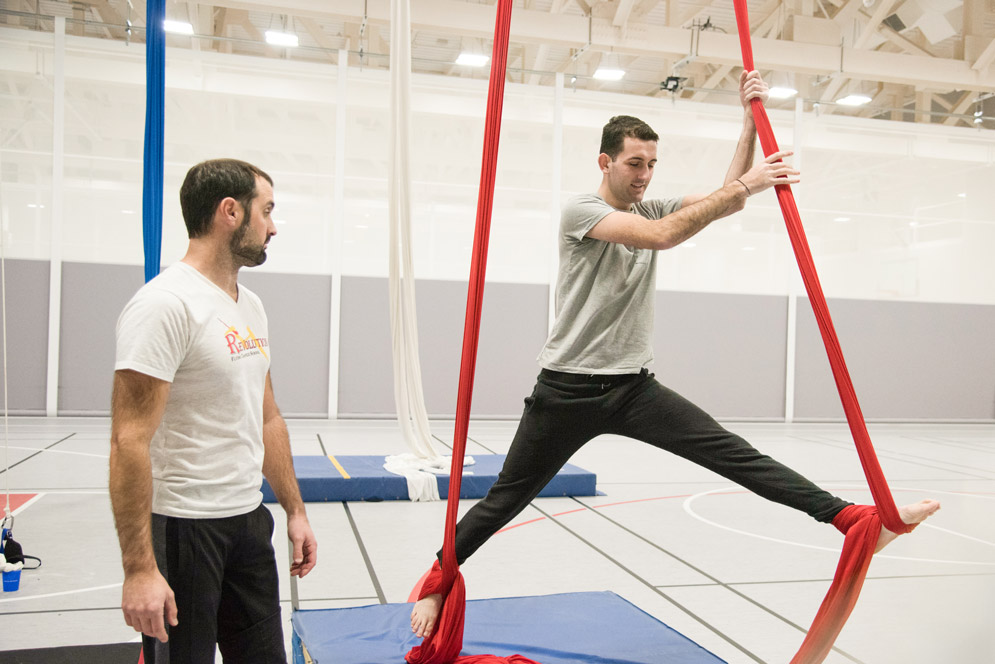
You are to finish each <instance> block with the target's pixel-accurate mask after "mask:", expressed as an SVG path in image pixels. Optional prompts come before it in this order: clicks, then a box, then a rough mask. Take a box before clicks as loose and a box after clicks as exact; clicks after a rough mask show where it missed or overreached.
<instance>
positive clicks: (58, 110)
mask: <svg viewBox="0 0 995 664" xmlns="http://www.w3.org/2000/svg"><path fill="white" fill-rule="evenodd" d="M52 73H53V77H54V80H53V81H52V241H51V255H50V256H49V273H48V275H49V276H48V374H47V378H46V381H45V414H46V415H48V416H49V417H54V416H56V415H58V413H59V345H60V343H59V341H60V335H59V327H60V325H61V323H62V201H63V199H64V191H63V187H64V179H63V173H64V162H65V136H66V19H65V17H63V16H57V17H55V49H54V56H53V69H52Z"/></svg>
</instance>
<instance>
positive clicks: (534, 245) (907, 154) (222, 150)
mask: <svg viewBox="0 0 995 664" xmlns="http://www.w3.org/2000/svg"><path fill="white" fill-rule="evenodd" d="M53 44H54V39H53V36H52V35H50V34H44V33H32V32H28V31H19V30H9V29H0V90H3V92H2V93H0V187H2V189H0V193H2V197H0V207H2V214H3V223H4V233H3V239H4V248H5V251H6V254H7V256H8V257H11V258H17V259H25V260H29V261H32V260H33V261H47V260H48V259H49V258H50V256H51V255H52V249H51V228H52V223H51V222H52V220H51V214H50V211H51V203H50V202H51V199H52V196H53V191H52V162H53V157H52V144H53V112H52V103H53V102H52V100H53V81H54V77H53V59H54V50H53ZM166 62H167V72H166V85H167V88H166V139H165V140H166V146H165V147H166V150H165V153H166V164H165V187H164V188H165V196H164V199H165V203H164V233H163V253H162V260H163V264H164V265H168V264H170V263H172V262H174V261H175V260H177V259H178V258H179V257H180V256H182V254H183V251H184V249H185V246H186V236H185V230H184V228H183V225H182V221H181V218H180V213H179V204H178V196H177V192H178V189H179V186H180V183H181V181H182V178H183V176H184V174H185V172H186V170H187V169H188V168H189V166H190V165H192V164H193V163H196V162H197V161H199V160H202V159H206V158H211V157H217V156H233V157H238V158H242V159H246V160H248V161H251V162H253V163H256V164H257V165H259V166H260V167H262V168H264V169H265V170H267V171H268V172H269V173H270V174H271V175H272V176H273V177H274V179H275V181H276V195H277V209H276V214H275V216H276V218H277V220H278V224H279V225H278V231H279V234H278V236H277V237H276V238H275V240H274V241H273V244H272V248H271V251H270V252H269V253H270V259H269V261H268V262H267V263H266V265H264V266H262V267H260V268H258V269H257V270H256V272H258V273H259V274H265V273H267V272H271V273H282V274H300V275H314V276H315V277H321V276H328V275H332V274H335V275H337V276H342V277H374V278H380V279H384V278H385V277H386V275H387V218H386V213H387V205H386V192H387V173H388V168H387V166H388V165H387V162H386V157H385V155H386V152H387V143H388V139H389V137H388V134H387V111H388V103H389V87H388V84H389V80H388V77H387V75H386V74H385V73H384V72H382V71H374V70H370V69H363V68H357V67H350V68H349V69H348V73H347V79H346V80H345V81H344V86H345V91H346V94H345V96H344V97H342V98H339V95H338V90H339V89H340V86H341V84H342V82H340V81H339V80H338V72H339V68H338V66H337V65H335V64H331V63H329V64H327V65H315V64H313V63H301V62H295V61H294V60H293V55H292V53H291V54H290V55H289V56H288V58H287V59H282V60H281V59H264V58H249V57H239V56H232V55H223V54H218V53H208V52H200V51H196V50H186V49H183V50H177V49H169V50H168V52H167V57H166ZM65 72H66V86H65V95H66V96H65V98H66V104H65V171H64V172H65V181H64V191H63V196H64V219H63V228H62V242H61V245H60V247H59V253H60V254H61V256H60V260H63V261H66V262H72V263H95V264H105V265H140V264H141V263H142V261H143V255H142V239H141V204H142V193H141V188H142V151H143V132H144V103H145V102H144V99H145V90H144V79H145V70H144V48H143V47H142V46H141V45H131V46H128V45H125V44H120V43H115V42H110V41H105V40H90V39H86V38H81V37H74V36H72V35H69V36H67V37H66V49H65ZM606 87H608V86H606ZM486 89H487V81H486V72H479V71H478V72H475V73H473V74H471V75H469V76H467V77H461V78H455V77H433V76H415V77H413V90H412V110H413V115H412V118H411V129H412V134H411V141H412V147H413V150H412V155H413V163H412V165H411V166H412V168H411V172H412V178H413V184H414V187H413V193H414V195H413V199H414V200H413V211H412V212H413V224H414V237H415V246H414V252H415V271H416V276H417V277H418V278H419V279H425V280H431V281H465V280H466V278H467V273H468V264H469V257H470V244H471V239H472V234H473V225H474V219H475V215H476V196H477V185H478V182H479V177H480V155H481V144H482V140H483V115H484V109H485V102H486ZM562 98H563V124H562V132H563V145H562V154H561V155H559V164H558V165H559V168H560V172H561V173H562V179H561V181H560V182H559V183H554V182H553V181H552V177H553V173H555V172H556V169H555V168H554V163H555V162H554V159H555V158H556V157H554V155H553V154H552V150H553V136H554V126H553V125H554V91H553V90H552V89H551V88H544V87H537V86H535V87H530V86H525V85H520V84H514V83H509V84H508V85H507V89H506V101H505V110H504V123H503V128H502V136H501V139H502V140H501V147H500V159H499V166H498V176H497V190H496V194H495V200H494V214H493V226H492V232H491V242H490V256H489V262H488V279H489V280H490V281H492V282H496V283H509V284H512V283H514V284H525V285H532V286H534V287H536V288H539V289H542V291H545V290H546V289H548V288H549V287H550V281H551V277H550V275H551V274H552V273H553V272H554V270H555V266H554V265H553V261H554V256H555V250H554V246H553V244H554V236H555V226H556V223H557V219H556V214H555V211H554V210H553V209H552V208H553V207H554V205H553V204H552V203H551V195H550V191H551V190H552V189H553V187H554V185H557V186H559V188H560V190H561V192H562V198H563V199H565V198H566V197H568V196H570V195H572V194H574V193H578V192H584V191H590V190H593V189H594V188H596V187H597V185H598V182H599V172H598V169H597V165H596V157H597V152H598V144H599V141H600V130H601V127H602V125H603V124H604V123H605V122H606V121H607V119H608V118H610V117H611V116H612V115H615V114H620V113H624V114H631V115H636V116H638V117H641V118H642V119H644V120H646V121H647V122H649V123H650V124H651V125H652V126H653V127H654V128H655V129H656V130H657V132H658V133H659V134H660V136H661V141H660V148H659V156H660V163H659V165H658V167H657V173H656V178H655V181H654V184H653V185H652V186H651V188H650V192H649V195H651V196H660V197H666V196H672V195H680V194H682V193H689V192H707V191H710V190H711V189H714V188H715V187H717V186H718V185H720V184H721V181H722V178H723V176H724V173H725V170H726V168H727V167H728V162H729V159H730V157H731V154H732V152H733V149H734V146H735V141H736V139H737V137H738V134H739V130H740V126H741V112H740V111H738V110H737V109H736V108H733V107H726V106H713V105H704V104H697V103H695V104H692V103H690V102H676V103H675V102H673V101H672V100H671V99H669V98H645V97H636V96H632V95H621V94H614V93H612V92H589V91H576V92H575V91H573V90H571V89H570V88H569V86H568V87H567V88H566V89H565V90H563V91H562ZM340 113H344V114H345V122H344V126H345V131H344V133H343V135H341V136H339V135H337V132H336V125H337V120H338V118H339V114H340ZM771 116H772V120H773V122H774V128H775V133H776V134H777V136H778V139H779V141H780V143H781V145H782V147H784V148H793V149H796V150H798V151H799V152H800V155H801V159H800V161H801V166H802V170H803V182H802V184H801V185H799V186H797V187H796V188H795V195H796V198H797V200H798V202H799V206H800V208H801V212H802V219H803V221H804V222H805V227H806V230H807V233H808V237H809V242H810V244H811V246H812V250H813V253H814V255H815V260H816V265H817V266H818V268H819V272H820V275H821V277H822V283H823V287H824V290H825V292H826V294H827V296H828V297H829V298H831V299H846V300H868V301H887V302H897V303H953V304H964V305H995V289H993V288H992V287H991V284H995V261H991V260H990V247H992V246H995V215H993V213H992V210H993V209H995V192H993V191H992V188H991V186H990V183H991V182H992V181H993V175H995V169H993V167H992V164H993V163H995V136H993V132H990V131H985V132H978V131H974V130H967V129H963V128H950V127H942V126H933V125H921V124H910V123H895V122H888V121H880V120H862V119H854V118H845V117H835V116H832V115H826V114H821V115H820V114H817V113H813V112H811V111H807V112H805V113H803V114H798V115H797V116H796V114H795V112H794V111H792V110H781V111H772V112H771ZM796 134H797V136H796ZM796 141H797V143H798V144H797V145H796V144H795V143H796ZM338 151H341V153H342V156H343V158H344V159H343V163H344V168H343V169H342V171H343V172H341V173H338V172H336V170H335V164H336V155H337V152H338ZM337 183H340V184H341V187H342V190H343V191H344V196H343V200H342V201H337V200H335V195H334V192H335V190H336V185H337ZM340 204H341V209H342V210H343V214H342V215H341V218H336V217H337V215H336V214H335V211H336V210H337V209H339V205H340ZM336 243H341V244H336ZM336 256H341V259H340V260H337V259H336ZM315 284H316V290H315V293H318V294H320V293H326V292H327V282H325V281H322V280H320V279H319V280H317V281H315ZM385 287H386V286H384V288H385ZM658 287H659V288H660V289H661V290H662V291H672V292H684V293H692V294H693V293H716V294H731V295H743V296H765V297H766V296H779V297H783V298H784V301H785V303H787V302H788V301H789V300H791V298H794V297H795V296H796V295H798V294H802V292H803V289H802V287H801V285H800V280H799V279H798V277H797V268H796V267H795V264H794V258H793V256H792V254H791V250H790V246H789V243H788V239H787V235H786V233H785V231H784V229H783V221H782V220H781V216H780V212H779V210H778V208H777V202H776V198H775V197H774V195H773V192H765V193H763V194H761V195H758V196H755V197H754V198H752V199H751V200H750V203H749V206H748V208H747V210H745V211H744V212H742V213H740V214H738V215H736V216H735V217H734V218H731V219H725V220H720V221H718V222H716V223H715V224H713V225H712V226H711V227H709V228H708V229H706V230H705V231H703V232H702V233H700V234H699V235H698V236H697V237H695V238H694V239H693V240H692V241H690V242H687V243H685V244H684V245H682V246H681V247H679V248H678V249H676V250H674V251H670V252H666V253H665V254H664V255H663V256H661V261H660V270H659V277H658ZM322 297H323V296H322ZM302 298H303V299H302V300H301V302H300V303H299V304H300V306H306V305H307V298H306V297H305V296H304V295H302ZM758 302H759V300H758ZM803 304H804V303H803ZM323 306H327V303H326V304H324V305H323ZM332 306H333V310H334V307H335V306H336V305H335V304H334V303H333V305H332ZM785 306H787V304H786V305H785ZM831 306H832V305H831ZM536 315H541V312H540V313H536ZM659 315H661V316H665V315H667V312H661V313H660V314H659ZM924 319H928V316H926V317H925V318H924ZM353 324H358V325H361V324H362V321H359V322H356V321H347V320H344V319H343V321H342V325H343V326H347V325H353ZM787 324H788V325H789V326H791V325H792V323H791V320H790V318H789V319H788V322H787ZM42 332H44V331H42ZM75 332H76V331H74V333H75ZM790 332H791V334H789V335H788V337H789V338H791V337H792V336H793V335H794V334H800V333H802V332H799V330H798V329H796V328H794V327H792V328H791V330H790ZM989 332H993V331H989ZM868 334H872V332H870V331H869V332H868ZM985 334H986V332H985V331H982V333H981V336H980V337H979V351H980V347H981V346H982V345H990V344H987V343H986V342H983V338H984V335H985ZM347 336H348V335H347ZM360 336H362V335H360ZM349 338H352V337H349ZM987 338H990V334H988V336H987ZM93 341H94V343H107V340H97V339H94V340H93ZM688 341H691V340H690V339H689V340H688ZM776 343H778V344H781V343H784V342H783V340H781V339H780V337H779V339H778V341H777V342H776ZM844 350H846V348H844ZM354 351H355V352H360V351H362V349H348V348H340V349H339V353H340V354H342V353H350V352H354ZM537 351H538V348H528V349H508V352H509V353H518V354H521V353H526V354H528V355H530V356H534V354H535V353H536V352H537ZM665 354H666V349H665V348H660V349H659V350H658V353H657V355H658V356H661V357H662V356H664V355H665ZM708 355H709V354H708V353H707V352H706V353H703V357H707V356H708ZM334 356H335V355H334V354H333V355H332V357H333V358H334ZM424 361H426V358H424V357H423V362H424ZM427 361H431V358H428V359H427ZM336 366H337V363H336V361H334V359H333V360H332V361H331V368H332V370H333V371H334V370H335V367H336ZM979 366H983V367H985V368H984V369H983V371H988V369H987V364H986V363H981V364H980V365H979ZM711 369H713V368H712V367H705V368H704V370H705V371H706V372H707V371H709V370H711ZM714 369H716V370H717V369H718V367H714ZM316 370H320V368H316ZM786 371H788V372H790V371H791V366H790V363H789V366H788V367H787V368H786ZM988 378H989V377H987V376H982V377H981V379H980V381H978V382H980V383H984V382H985V380H988ZM340 379H341V380H342V381H348V380H361V377H358V376H357V377H349V376H341V377H340ZM799 379H800V380H803V381H804V380H805V379H806V377H805V376H800V377H799ZM677 382H678V383H679V382H680V381H679V380H678V381H677ZM988 383H995V381H992V380H988ZM695 384H697V383H695ZM333 385H334V381H333ZM340 387H341V386H340ZM385 389H388V390H389V386H385ZM766 389H767V390H768V395H767V397H768V398H767V401H766V402H765V403H766V404H767V405H766V406H765V412H764V413H763V414H760V416H763V417H767V416H768V415H769V410H770V408H771V405H770V404H771V403H773V402H772V401H771V399H775V400H776V399H780V398H782V397H783V396H784V394H783V393H784V391H785V390H788V392H789V394H788V395H787V398H788V399H789V401H790V396H791V395H790V392H791V390H790V387H789V386H787V385H785V384H784V382H783V381H782V382H779V383H777V384H771V385H769V386H767V388H766ZM516 391H518V392H523V391H524V392H527V390H526V389H524V388H523V387H521V386H516ZM858 393H859V386H858ZM779 395H781V396H779ZM382 396H383V395H379V396H378V397H377V398H378V399H380V397H382ZM380 400H381V401H382V399H380ZM706 400H707V397H706ZM806 403H808V402H806ZM703 405H706V406H707V404H703ZM810 406H811V405H810V404H809V406H806V407H807V408H808V410H807V411H806V412H808V413H809V414H811V413H813V412H815V413H816V415H813V416H818V413H817V411H818V410H819V409H818V408H814V409H813V408H812V407H810ZM744 407H745V406H744ZM730 408H731V410H730V411H729V412H720V413H716V414H717V415H720V416H722V415H727V416H744V417H749V416H752V415H754V414H751V413H749V412H740V411H738V410H737V407H736V406H735V405H734V404H731V405H730ZM291 410H292V409H291ZM789 411H790V407H789ZM301 412H313V408H312V407H311V406H308V407H307V408H305V409H303V410H302V411H301ZM889 412H890V411H889ZM826 413H827V417H835V414H834V413H835V411H832V409H831V408H829V407H828V406H827V409H826ZM360 414H361V413H360ZM509 415H512V414H511V413H509ZM871 416H873V414H871ZM958 417H960V415H958ZM980 417H983V418H995V412H992V413H987V412H985V413H982V414H981V415H980Z"/></svg>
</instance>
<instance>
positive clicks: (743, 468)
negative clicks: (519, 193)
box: [411, 71, 940, 637]
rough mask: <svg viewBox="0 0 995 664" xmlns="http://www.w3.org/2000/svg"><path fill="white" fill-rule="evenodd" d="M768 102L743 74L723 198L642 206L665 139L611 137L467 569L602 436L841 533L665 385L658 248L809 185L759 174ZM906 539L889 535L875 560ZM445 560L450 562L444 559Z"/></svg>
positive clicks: (568, 226)
mask: <svg viewBox="0 0 995 664" xmlns="http://www.w3.org/2000/svg"><path fill="white" fill-rule="evenodd" d="M755 97H756V98H760V99H761V100H763V101H764V102H766V100H767V85H766V84H765V83H764V82H763V80H762V79H761V78H760V74H759V73H757V72H755V71H753V72H745V71H744V72H743V74H742V75H741V76H740V101H741V102H742V104H743V107H744V109H745V110H744V113H745V115H744V118H743V130H742V133H741V135H740V138H739V143H738V144H737V146H736V152H735V155H734V156H733V159H732V164H731V165H730V166H729V170H728V172H727V173H726V176H725V180H724V184H723V186H722V187H721V188H719V189H717V190H716V191H714V192H712V193H711V194H709V195H707V196H703V195H691V196H684V197H683V198H671V199H665V200H647V201H643V195H644V194H645V192H646V188H647V187H648V186H649V183H650V180H651V179H652V178H653V169H654V167H655V166H656V162H657V155H656V151H657V141H658V139H659V137H658V136H657V134H656V132H654V131H653V129H651V128H650V127H649V125H647V124H646V123H644V122H642V121H641V120H638V119H637V118H633V117H630V116H625V115H620V116H617V117H614V118H612V119H611V121H609V122H608V124H607V125H605V127H604V131H603V133H602V138H601V154H600V155H598V166H599V167H600V168H601V173H602V180H601V186H600V187H599V188H598V192H597V193H596V194H586V195H581V196H577V197H576V198H574V199H572V200H571V201H570V202H568V203H567V205H566V206H565V207H564V209H563V214H562V219H561V224H560V236H559V237H560V239H559V245H560V246H559V249H560V268H559V275H558V279H557V288H556V322H555V324H554V325H553V329H552V330H551V332H550V334H549V338H548V339H547V341H546V345H545V347H544V348H543V350H542V352H541V353H540V354H539V364H540V365H541V366H542V367H543V368H542V371H541V372H540V373H539V377H538V380H537V383H536V386H535V390H534V391H533V392H532V395H531V396H529V397H528V398H527V399H525V412H524V413H523V415H522V420H521V423H520V424H519V427H518V431H517V433H516V434H515V438H514V440H513V441H512V443H511V447H510V449H509V451H508V455H507V457H506V459H505V463H504V468H502V470H501V473H500V475H499V476H498V479H497V481H496V482H495V483H494V485H493V486H492V487H491V489H490V491H489V492H488V494H487V496H486V497H485V498H484V499H483V500H482V501H480V502H479V503H477V504H476V505H474V506H473V507H472V508H471V509H470V510H469V511H468V512H467V513H466V515H465V516H464V517H463V518H462V519H461V520H460V522H459V524H458V525H457V527H456V559H457V562H458V563H459V564H460V565H462V564H463V562H464V561H465V560H466V559H467V558H468V557H469V556H470V555H472V554H473V552H474V551H476V550H477V549H478V548H479V547H480V546H481V545H482V544H483V543H484V542H486V541H487V540H488V539H489V538H490V537H491V536H492V535H493V534H494V533H496V532H497V531H498V530H500V529H501V528H502V527H504V526H505V524H507V523H508V522H509V521H511V519H512V518H514V517H515V516H516V515H517V514H518V513H519V512H521V511H522V510H523V509H525V507H526V506H527V505H528V504H529V502H531V501H532V499H533V498H535V497H536V495H538V493H539V491H540V490H542V488H543V487H544V486H545V485H546V483H547V482H549V480H550V479H552V478H553V476H554V475H555V474H556V473H557V472H558V471H559V470H560V468H562V467H563V464H565V463H566V462H567V460H568V459H569V458H570V457H571V456H572V455H573V454H574V452H576V451H577V450H578V449H580V448H581V446H583V445H584V444H585V443H587V442H588V441H589V440H591V439H592V438H594V437H595V436H598V435H600V434H615V435H622V436H628V437H630V438H635V439H637V440H641V441H644V442H646V443H649V444H650V445H653V446H654V447H658V448H660V449H663V450H666V451H668V452H672V453H674V454H677V455H679V456H682V457H684V458H685V459H688V460H690V461H693V462H694V463H697V464H699V465H701V466H703V467H705V468H708V469H709V470H712V471H714V472H716V473H718V474H719V475H721V476H723V477H725V478H727V479H729V480H731V481H733V482H736V483H737V484H740V485H742V486H743V487H745V488H747V489H749V490H751V491H753V492H754V493H756V494H758V495H760V496H763V497H764V498H767V499H768V500H773V501H775V502H778V503H781V504H783V505H787V506H789V507H793V508H795V509H798V510H802V511H804V512H806V513H807V514H808V515H809V516H811V517H812V518H814V519H816V520H817V521H821V522H824V523H830V522H832V521H833V519H834V518H835V517H836V515H837V514H839V512H840V511H842V510H843V509H844V508H845V507H847V506H848V505H849V503H847V502H846V501H844V500H842V499H840V498H837V497H835V496H833V495H831V494H829V493H827V492H825V491H823V490H822V489H820V488H819V487H817V486H816V485H814V484H813V483H812V482H810V481H809V480H807V479H805V478H804V477H802V476H801V475H799V474H798V473H796V472H795V471H793V470H791V469H790V468H787V467H785V466H783V465H781V464H780V463H778V462H777V461H774V460H773V459H771V458H770V457H768V456H767V455H765V454H761V453H760V452H758V451H757V450H756V449H754V448H753V447H752V446H751V445H750V444H749V443H747V442H746V441H745V440H743V439H742V438H740V437H739V436H737V435H735V434H732V433H730V432H729V431H726V430H725V429H724V428H723V427H721V426H720V425H719V424H718V423H717V422H716V421H715V420H714V419H712V417H711V416H709V415H708V414H707V413H705V412H704V411H703V410H701V409H700V408H698V407H697V406H695V405H694V404H692V403H691V402H689V401H688V400H686V399H684V398H683V397H681V396H680V395H679V394H677V393H676V392H674V391H672V390H670V389H668V388H666V387H664V386H663V385H661V384H660V383H659V382H657V381H656V380H655V379H654V377H653V374H651V373H649V371H648V369H647V368H646V367H647V366H648V365H649V364H650V362H651V361H652V360H653V346H652V336H653V334H652V333H653V296H654V293H655V292H656V261H657V255H658V254H657V250H660V249H670V248H672V247H675V246H677V245H679V244H680V243H681V242H684V241H685V240H687V239H688V238H690V237H692V236H693V235H694V234H695V233H697V232H698V231H700V230H701V229H703V228H705V226H707V225H708V224H710V223H711V222H713V221H715V220H716V219H720V218H722V217H725V216H727V215H730V214H732V213H734V212H737V211H739V210H742V209H743V207H744V205H745V204H746V199H747V197H749V196H750V195H752V194H756V193H759V192H761V191H764V190H766V189H769V188H771V187H773V186H775V185H778V184H794V183H796V182H798V181H799V178H798V171H796V170H795V169H793V168H792V167H791V166H789V165H788V164H786V163H784V162H782V161H781V160H782V158H784V157H787V156H789V155H790V154H791V152H778V153H775V154H772V155H771V156H770V157H768V158H767V159H765V160H764V161H763V162H761V163H760V164H758V165H756V166H754V165H753V152H754V145H755V143H756V135H757V134H756V126H755V125H754V123H753V113H752V112H751V110H750V99H753V98H755ZM939 507H940V505H939V503H937V502H935V501H931V500H930V501H922V502H921V503H916V504H914V505H907V506H905V507H902V508H900V509H899V513H900V514H901V516H902V519H903V520H904V521H905V522H906V523H918V522H920V521H922V520H923V519H925V518H926V517H927V516H929V515H930V514H932V513H933V512H935V511H936V510H937V509H939ZM895 537H897V535H896V534H895V533H892V532H890V531H888V530H885V529H884V528H882V532H881V535H880V537H879V539H878V550H880V548H881V547H883V546H885V545H886V544H887V543H888V542H890V541H891V540H893V539H894V538H895ZM439 555H440V556H441V553H440V554H439ZM438 570H439V567H438V563H436V564H435V565H434V566H433V571H434V573H433V574H431V575H429V577H428V578H427V579H426V581H425V584H424V585H423V587H422V591H421V596H420V599H419V601H418V602H416V603H415V606H414V609H413V610H412V613H411V628H412V631H414V633H415V634H416V635H417V636H419V637H425V636H428V635H429V634H430V633H431V632H432V629H433V627H434V626H435V622H436V619H437V617H438V614H439V609H440V607H441V601H442V598H441V596H440V595H439V594H438V591H437V587H438V582H439V577H440V576H441V572H439V571H438Z"/></svg>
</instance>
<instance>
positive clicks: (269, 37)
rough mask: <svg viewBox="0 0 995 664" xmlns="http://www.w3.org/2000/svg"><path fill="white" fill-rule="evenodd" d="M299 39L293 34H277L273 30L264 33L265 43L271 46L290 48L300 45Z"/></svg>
mask: <svg viewBox="0 0 995 664" xmlns="http://www.w3.org/2000/svg"><path fill="white" fill-rule="evenodd" d="M300 41H301V40H300V39H299V38H298V37H297V35H295V34H291V33H289V32H277V31H275V30H267V31H266V43H267V44H269V45H271V46H289V47H291V48H293V47H295V46H299V45H300Z"/></svg>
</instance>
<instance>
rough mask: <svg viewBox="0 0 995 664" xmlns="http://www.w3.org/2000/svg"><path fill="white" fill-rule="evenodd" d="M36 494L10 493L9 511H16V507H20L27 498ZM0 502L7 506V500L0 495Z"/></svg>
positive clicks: (29, 498)
mask: <svg viewBox="0 0 995 664" xmlns="http://www.w3.org/2000/svg"><path fill="white" fill-rule="evenodd" d="M37 495H38V494H37V493H12V494H10V511H11V512H15V511H17V508H18V507H21V506H22V505H24V503H26V502H28V501H29V500H31V499H32V498H34V497H35V496H37ZM0 503H2V505H3V506H4V507H6V506H7V500H6V499H5V498H3V497H0Z"/></svg>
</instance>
